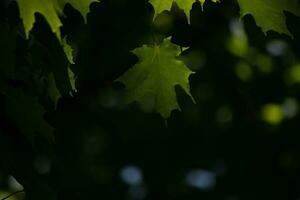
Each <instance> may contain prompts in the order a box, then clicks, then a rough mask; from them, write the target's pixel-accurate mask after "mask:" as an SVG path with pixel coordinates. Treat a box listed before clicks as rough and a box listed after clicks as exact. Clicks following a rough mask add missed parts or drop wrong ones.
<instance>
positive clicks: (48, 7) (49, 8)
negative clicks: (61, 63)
mask: <svg viewBox="0 0 300 200" xmlns="http://www.w3.org/2000/svg"><path fill="white" fill-rule="evenodd" d="M92 2H94V0H63V1H62V0H46V1H39V0H30V1H28V0H18V3H19V6H20V14H21V18H22V19H23V23H24V27H25V33H26V36H28V34H29V31H30V30H31V29H32V27H33V24H34V21H35V17H34V14H35V13H37V12H38V13H40V14H42V15H43V16H44V17H45V18H46V20H47V22H48V23H49V25H50V27H51V30H52V31H53V32H54V33H55V34H56V35H57V38H59V39H61V35H60V30H59V29H60V27H61V26H62V23H61V21H60V19H59V14H60V15H61V14H62V10H63V7H64V6H65V5H66V4H67V3H70V4H71V5H72V6H73V7H74V8H76V9H78V10H79V11H80V12H81V13H82V15H83V16H84V17H85V16H86V14H87V13H88V11H89V5H90V3H92Z"/></svg>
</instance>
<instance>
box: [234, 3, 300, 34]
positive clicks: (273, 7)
mask: <svg viewBox="0 0 300 200" xmlns="http://www.w3.org/2000/svg"><path fill="white" fill-rule="evenodd" d="M238 2H239V4H240V8H241V16H242V17H243V16H245V15H247V14H251V15H253V17H254V18H255V21H256V23H257V25H258V26H260V27H261V28H262V30H263V31H264V32H267V31H270V30H273V31H277V32H278V33H285V34H287V35H291V33H290V32H289V31H288V29H287V26H286V18H285V15H284V11H288V12H291V13H293V14H295V15H298V16H300V5H299V1H298V0H252V1H248V0H238Z"/></svg>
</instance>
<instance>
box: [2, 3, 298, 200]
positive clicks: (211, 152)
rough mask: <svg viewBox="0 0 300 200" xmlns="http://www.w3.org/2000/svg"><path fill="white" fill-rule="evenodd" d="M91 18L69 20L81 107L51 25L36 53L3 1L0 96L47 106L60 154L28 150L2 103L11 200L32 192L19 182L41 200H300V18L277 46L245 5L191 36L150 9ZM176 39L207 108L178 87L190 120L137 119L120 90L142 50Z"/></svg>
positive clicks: (218, 10)
mask: <svg viewBox="0 0 300 200" xmlns="http://www.w3.org/2000/svg"><path fill="white" fill-rule="evenodd" d="M90 10H91V11H90V13H89V14H88V16H87V23H86V24H85V23H84V20H83V18H82V16H81V15H80V14H79V13H78V12H77V11H76V10H74V9H73V8H72V7H71V6H70V5H67V6H66V7H65V10H64V11H65V16H64V17H62V21H63V24H64V25H63V27H62V29H61V31H62V35H63V36H66V37H67V41H68V43H69V44H71V45H72V47H74V49H75V53H74V56H75V61H76V64H74V65H71V66H70V68H71V69H72V71H73V72H74V73H75V75H76V77H77V79H76V88H77V92H73V95H72V96H71V95H70V94H69V89H70V86H69V85H68V83H66V79H65V76H66V68H67V66H68V65H67V59H66V57H65V55H64V53H63V50H62V48H61V47H60V44H59V42H58V41H57V39H56V38H55V36H54V34H52V33H51V30H50V28H49V26H48V25H47V23H46V22H45V20H44V18H43V17H42V16H41V15H39V14H37V15H36V23H35V26H34V29H33V30H32V32H31V37H30V39H29V40H26V39H24V38H25V37H24V28H23V26H22V20H21V19H20V17H19V13H18V7H17V4H16V3H14V2H13V3H11V4H8V3H7V2H5V1H3V0H1V10H0V15H1V27H0V36H1V38H0V40H1V43H0V44H1V46H0V54H1V55H0V59H1V61H0V72H1V75H0V79H1V81H0V86H2V87H0V88H5V87H6V86H7V87H9V88H11V90H14V91H22V92H23V93H24V94H26V95H29V96H33V97H36V98H37V99H38V101H39V103H40V104H41V105H42V106H43V107H44V108H45V111H46V113H45V115H44V118H45V119H46V120H47V122H48V123H49V124H51V126H52V127H53V128H54V129H55V131H54V136H55V142H50V141H49V140H46V139H45V138H44V137H42V136H39V135H37V136H34V138H33V142H32V140H31V139H32V137H31V139H28V136H26V135H25V136H24V134H22V133H21V132H20V130H18V128H17V127H16V125H15V123H14V119H12V118H11V117H10V113H9V112H8V111H7V109H6V108H7V106H8V104H9V99H8V98H7V97H6V95H5V92H4V89H3V90H2V91H0V167H1V168H0V194H1V192H4V191H6V192H14V191H15V190H20V188H21V187H20V186H18V184H16V181H15V180H17V181H18V182H19V183H20V184H22V185H23V187H24V190H25V192H26V197H25V199H29V200H31V199H32V200H37V199H39V200H41V199H45V200H48V199H49V200H54V199H59V200H60V199H74V200H75V199H78V200H79V199H81V200H82V199H109V200H113V199H118V200H122V199H128V200H131V199H132V200H141V199H145V200H150V199H151V200H153V199H155V200H158V199H164V200H167V199H168V200H169V199H170V200H193V199H197V200H198V199H204V200H212V199H218V200H220V199H224V200H239V199H241V200H248V199H249V200H253V199H256V200H260V199H262V200H266V199H272V200H298V199H299V198H300V157H299V156H300V146H299V139H300V135H299V131H298V129H299V122H300V115H299V114H298V113H297V105H298V102H299V100H300V87H299V86H300V85H299V83H298V82H299V78H298V79H297V77H299V72H298V73H297V71H295V70H294V71H293V69H297V68H295V66H296V65H297V63H298V58H299V56H300V45H299V43H300V19H299V18H298V17H296V16H294V15H292V14H290V13H288V12H285V15H286V17H287V24H288V28H289V31H290V32H291V33H292V34H293V35H294V38H293V39H291V38H290V37H288V36H285V35H280V34H278V33H276V32H272V31H270V32H268V33H267V34H264V33H263V32H262V31H261V29H260V28H259V27H257V26H256V25H255V21H254V19H253V18H252V17H251V16H250V15H248V16H246V17H244V18H243V20H242V21H239V20H238V17H239V7H238V4H237V3H236V2H235V1H234V0H224V1H222V2H221V3H219V4H216V3H213V2H211V1H210V0H207V1H206V3H205V5H204V8H203V9H202V8H201V5H200V3H199V2H196V3H195V4H194V5H193V9H192V11H191V23H190V24H188V22H187V19H186V16H185V15H184V13H183V11H182V10H180V9H178V8H177V6H176V4H174V5H173V7H172V9H171V11H170V12H169V11H165V12H163V13H162V14H160V15H158V17H157V18H156V19H155V20H154V21H152V18H153V14H154V10H153V7H152V6H151V4H149V3H148V2H147V1H146V0H102V2H101V3H93V4H92V5H91V6H90ZM170 36H171V37H172V42H173V43H175V44H177V45H180V46H182V47H190V48H189V49H187V50H184V51H183V52H182V54H181V56H180V59H182V60H183V61H184V62H185V63H186V65H187V66H188V67H189V68H191V69H192V70H193V71H195V72H196V73H195V74H193V75H192V76H191V77H190V85H191V93H192V95H193V96H194V98H195V101H196V104H194V103H193V102H192V101H191V99H190V98H189V97H188V96H187V95H186V94H185V93H184V92H183V91H182V89H181V88H180V87H176V91H177V94H178V101H179V104H180V106H181V108H182V112H180V111H173V112H172V115H171V117H170V118H169V119H168V120H167V121H165V120H164V119H163V118H162V117H161V116H160V115H159V114H153V113H144V112H142V111H141V110H140V109H139V105H137V104H134V105H129V106H127V105H124V103H123V101H122V96H123V93H124V86H123V85H121V84H120V83H115V82H114V80H115V79H117V78H118V77H119V76H120V75H122V74H123V73H124V72H125V71H126V70H127V69H129V68H130V67H132V66H133V65H134V64H135V63H136V62H137V61H138V58H137V57H136V56H135V55H133V54H132V53H130V51H131V50H132V49H134V48H137V47H139V46H141V45H143V44H149V45H153V44H154V43H158V44H159V43H160V42H161V41H162V39H163V38H166V37H170ZM233 40H234V41H236V43H237V45H236V46H235V44H236V43H234V42H232V41H233ZM244 40H246V41H248V43H247V42H246V43H245V44H244V43H243V41H244ZM230 41H231V42H230ZM240 44H244V46H242V47H240V46H239V45H240ZM243 48H244V49H247V50H246V53H243V51H242V50H243ZM241 63H242V64H243V65H244V67H240V68H238V66H240V65H241ZM11 67H13V68H11ZM10 69H13V70H14V72H13V74H14V75H13V76H12V75H11V74H10V73H9V72H7V71H9V70H10ZM237 69H240V71H238V70H237ZM50 72H52V73H53V74H54V76H55V78H56V84H57V87H58V89H59V91H60V92H61V94H62V98H60V99H59V101H58V103H57V105H56V106H55V105H54V103H53V102H52V101H51V100H50V99H49V97H48V96H46V95H45V94H44V92H43V91H44V90H43V87H44V85H43V84H41V82H39V81H37V80H39V79H37V78H36V76H38V77H43V76H45V75H48V74H49V73H50ZM297 74H298V76H297ZM293 77H294V78H293ZM295 77H296V78H295ZM4 85H5V87H4ZM18 105H20V107H21V108H23V107H26V106H27V105H26V103H25V102H23V101H22V100H21V99H20V100H19V101H18ZM268 106H269V107H268ZM270 107H271V111H270V109H269V110H268V109H267V108H270ZM24 110H25V111H24V112H29V114H28V116H31V113H30V112H31V110H30V109H24ZM20 112H22V110H20ZM32 112H35V111H32ZM264 113H266V114H264ZM270 118H271V119H270ZM274 118H275V120H272V119H274ZM37 126H38V125H37ZM12 177H14V178H12ZM14 179H15V180H14ZM12 180H13V181H12ZM1 197H2V196H1ZM22 198H23V197H22V195H21V196H20V199H22Z"/></svg>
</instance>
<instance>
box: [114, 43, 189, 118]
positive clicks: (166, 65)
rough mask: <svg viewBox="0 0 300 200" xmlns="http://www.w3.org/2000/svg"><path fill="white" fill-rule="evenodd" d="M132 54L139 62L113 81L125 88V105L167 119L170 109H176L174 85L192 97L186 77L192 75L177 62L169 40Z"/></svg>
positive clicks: (174, 49) (177, 53) (173, 48)
mask: <svg viewBox="0 0 300 200" xmlns="http://www.w3.org/2000/svg"><path fill="white" fill-rule="evenodd" d="M132 52H133V53H134V54H135V55H137V56H138V58H139V62H138V63H137V64H136V65H135V66H133V67H132V68H131V69H129V70H128V71H127V72H126V73H125V74H124V75H123V76H122V77H120V78H119V79H118V80H117V81H120V82H122V83H123V84H125V86H126V100H127V102H128V103H131V102H135V101H136V102H139V103H140V105H141V107H142V109H143V110H146V111H152V112H158V113H160V114H161V115H162V116H163V117H164V118H165V119H167V118H168V117H169V116H170V115H171V112H172V110H175V109H178V110H180V107H179V105H178V103H177V99H176V91H175V86H176V85H180V86H181V87H182V88H183V89H184V91H185V92H186V93H187V94H188V95H189V96H190V97H191V98H192V95H191V93H190V86H189V76H190V75H191V74H192V73H193V72H192V71H191V70H190V69H188V68H187V67H186V66H185V64H184V63H183V62H182V61H181V60H178V59H177V56H179V54H180V47H179V46H177V45H175V44H173V43H171V41H170V39H169V38H168V39H165V40H164V41H163V43H162V44H161V45H155V46H154V47H151V46H147V45H143V46H142V47H139V48H136V49H134V50H133V51H132ZM192 99H193V98H192Z"/></svg>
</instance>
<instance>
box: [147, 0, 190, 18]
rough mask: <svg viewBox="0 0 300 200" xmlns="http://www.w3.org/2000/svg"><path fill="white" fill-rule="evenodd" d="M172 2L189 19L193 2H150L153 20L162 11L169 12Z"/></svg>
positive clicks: (179, 0)
mask: <svg viewBox="0 0 300 200" xmlns="http://www.w3.org/2000/svg"><path fill="white" fill-rule="evenodd" d="M173 2H176V4H177V5H178V7H179V8H180V9H183V11H184V13H185V14H186V16H187V17H188V19H189V18H190V10H191V9H192V6H193V3H194V2H195V0H150V3H151V4H152V6H153V7H154V11H155V13H154V18H155V17H156V16H157V15H158V14H159V13H161V12H162V11H164V10H171V7H172V4H173Z"/></svg>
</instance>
